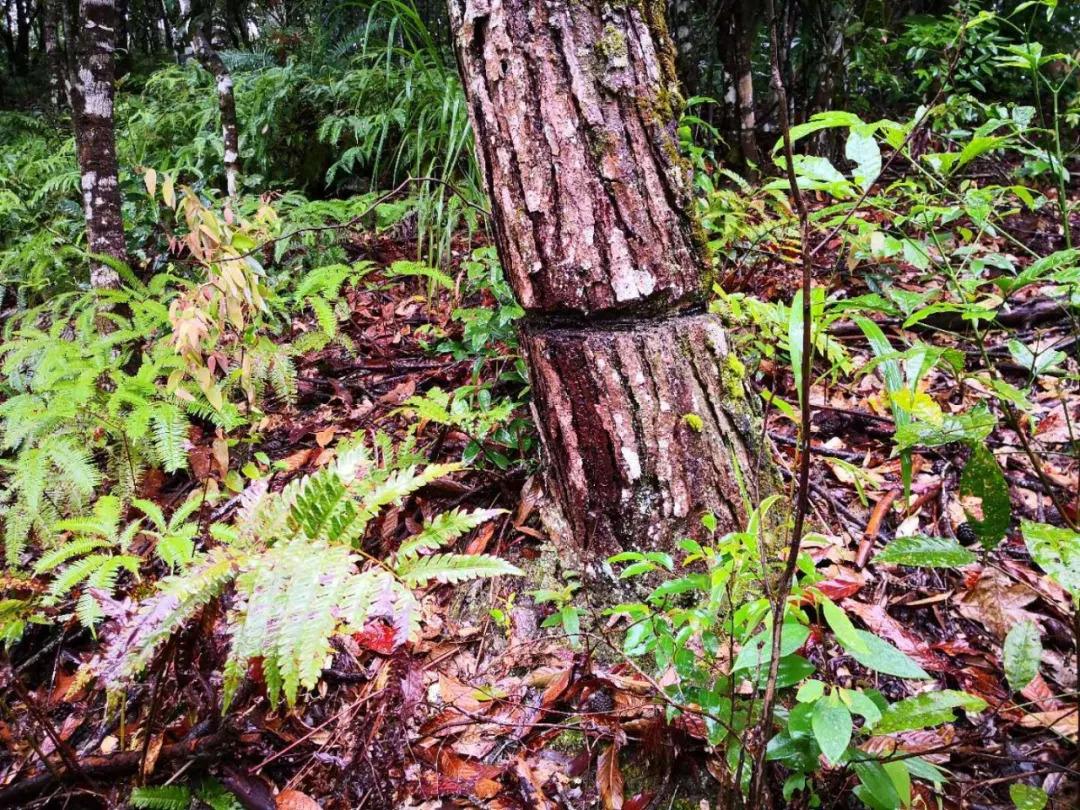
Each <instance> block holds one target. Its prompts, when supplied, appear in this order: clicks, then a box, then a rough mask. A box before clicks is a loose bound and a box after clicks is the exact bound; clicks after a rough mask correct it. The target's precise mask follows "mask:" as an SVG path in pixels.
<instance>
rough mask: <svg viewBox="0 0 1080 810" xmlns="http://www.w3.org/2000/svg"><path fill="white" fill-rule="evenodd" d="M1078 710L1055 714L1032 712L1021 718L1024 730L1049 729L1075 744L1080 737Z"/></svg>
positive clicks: (1067, 710) (1059, 711)
mask: <svg viewBox="0 0 1080 810" xmlns="http://www.w3.org/2000/svg"><path fill="white" fill-rule="evenodd" d="M1077 711H1078V710H1077V708H1076V707H1075V706H1074V707H1071V708H1068V709H1059V710H1057V711H1053V712H1032V713H1031V714H1025V715H1024V716H1023V717H1021V718H1020V725H1022V726H1023V727H1024V728H1048V729H1050V730H1051V731H1054V732H1056V733H1058V734H1060V735H1061V736H1062V737H1065V738H1067V739H1069V740H1072V741H1073V742H1076V740H1077V738H1078V737H1080V715H1078V714H1077Z"/></svg>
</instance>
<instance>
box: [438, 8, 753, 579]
mask: <svg viewBox="0 0 1080 810" xmlns="http://www.w3.org/2000/svg"><path fill="white" fill-rule="evenodd" d="M663 4H664V0H608V1H607V2H602V0H450V13H451V19H452V21H453V24H454V30H455V37H456V43H457V51H458V60H459V65H460V68H461V72H462V76H463V79H464V84H465V88H466V92H467V93H468V96H469V102H470V114H471V116H472V122H473V129H474V132H475V136H476V144H477V151H478V153H479V155H480V158H481V160H480V162H481V165H482V167H483V169H484V174H485V179H486V182H487V188H488V192H489V194H490V196H491V201H492V213H493V217H494V220H495V235H496V239H497V243H498V248H499V258H500V260H501V261H502V264H503V267H504V268H505V269H506V272H507V276H508V279H509V281H510V283H511V285H512V286H513V288H514V291H515V293H516V295H517V297H518V300H519V301H520V302H521V304H522V305H523V306H524V307H525V308H526V310H528V312H529V317H528V319H527V322H526V326H525V327H524V328H523V330H522V345H523V347H524V350H525V354H526V358H527V360H528V362H529V367H530V374H531V377H532V384H533V396H534V404H535V408H536V412H537V421H538V424H539V427H540V433H541V438H542V440H543V444H544V455H545V460H546V462H547V465H546V474H547V489H548V493H549V495H551V496H553V499H554V500H555V501H556V502H557V505H558V507H559V511H560V512H561V515H552V516H551V517H552V518H553V519H552V520H550V521H549V523H550V526H549V528H550V529H551V531H552V534H553V535H560V536H556V537H554V539H555V540H556V541H557V542H562V543H566V542H569V543H570V544H571V545H572V547H576V549H578V550H583V549H587V552H588V554H587V558H586V559H585V560H584V561H585V562H586V563H588V562H590V560H589V559H588V558H589V557H591V558H593V559H595V556H596V555H601V556H606V555H608V554H611V553H613V552H616V551H619V550H624V549H635V548H643V547H645V548H653V549H673V548H674V546H675V543H676V541H677V540H678V539H679V538H680V537H684V536H687V535H693V534H698V533H699V526H700V523H699V518H700V516H701V515H702V514H703V513H704V512H706V511H708V512H712V513H714V514H715V515H716V516H717V518H718V522H719V525H720V526H721V527H722V528H723V529H724V530H730V529H735V528H741V527H742V525H743V523H744V520H745V517H746V514H745V508H744V506H743V504H744V499H743V495H742V492H741V487H740V483H739V482H740V481H746V482H748V483H747V486H748V487H749V490H750V497H751V498H753V496H754V495H756V494H757V493H756V491H755V487H754V485H753V483H752V481H753V478H754V473H755V472H756V471H757V469H758V468H759V467H760V466H762V461H761V459H759V458H758V455H759V454H758V453H757V452H756V451H755V450H752V449H751V445H750V438H749V437H750V435H751V431H750V425H749V418H748V417H747V416H746V415H745V414H746V413H748V412H749V408H748V407H747V402H746V399H745V397H744V395H743V393H742V379H741V372H736V371H734V369H733V367H731V366H729V363H731V362H732V360H731V358H729V357H728V350H727V345H726V342H725V338H724V333H723V330H722V328H721V327H720V324H719V321H718V320H717V319H716V318H714V317H713V316H710V315H703V314H697V313H700V311H701V309H702V308H703V306H702V305H703V303H704V300H705V291H706V290H707V288H708V284H709V262H708V258H707V254H706V250H705V247H704V244H703V241H702V240H701V238H700V237H699V235H698V234H699V231H698V229H697V226H696V221H695V219H694V215H693V207H692V206H693V203H692V197H691V192H690V183H689V178H688V176H687V173H686V170H685V168H684V164H683V162H682V161H681V159H680V157H679V154H678V147H677V143H676V141H675V137H674V125H675V120H676V116H677V113H678V105H679V104H680V103H681V102H680V100H679V93H678V87H677V84H676V80H675V75H674V62H673V52H672V47H671V43H670V40H669V39H668V37H667V35H666V33H665V32H664V21H663V16H662V8H663ZM739 414H743V415H742V416H740V415H739ZM764 466H765V467H766V468H768V466H769V462H768V459H767V457H766V459H765V460H764Z"/></svg>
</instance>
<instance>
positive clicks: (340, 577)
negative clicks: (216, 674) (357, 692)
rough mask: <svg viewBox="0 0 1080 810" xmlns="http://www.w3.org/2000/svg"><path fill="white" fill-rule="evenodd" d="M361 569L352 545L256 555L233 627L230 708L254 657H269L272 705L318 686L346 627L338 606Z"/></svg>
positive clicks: (302, 545)
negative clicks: (340, 628) (335, 639)
mask: <svg viewBox="0 0 1080 810" xmlns="http://www.w3.org/2000/svg"><path fill="white" fill-rule="evenodd" d="M354 571H355V566H354V563H353V559H352V556H351V555H350V554H349V552H348V551H347V550H346V549H345V548H343V547H341V546H325V545H312V544H309V543H306V542H303V541H294V542H291V543H281V544H278V545H275V546H273V547H272V548H270V549H269V550H267V551H266V553H264V554H262V555H259V556H258V557H256V558H253V564H252V565H251V566H250V567H249V568H248V570H246V571H244V573H242V574H241V575H240V576H239V577H238V578H237V592H238V594H239V595H240V596H241V598H242V599H243V600H244V602H243V605H242V606H241V607H240V608H239V609H238V611H237V615H236V618H235V620H234V623H233V627H234V629H233V641H232V648H231V650H230V652H229V661H228V663H227V665H226V675H225V698H224V702H225V704H226V705H228V703H229V702H230V701H231V699H232V696H233V695H234V694H235V691H236V688H237V686H238V685H239V683H240V680H241V679H242V678H243V676H244V675H246V673H247V668H248V662H249V661H250V660H251V659H253V658H260V659H262V669H263V674H264V676H265V678H266V686H267V692H268V696H269V698H270V701H271V703H277V702H278V700H279V699H280V698H281V696H282V695H284V697H285V700H286V702H287V703H288V704H289V705H290V706H291V705H293V704H294V703H295V702H296V696H297V693H298V691H299V689H300V688H301V687H303V688H305V689H310V688H312V687H314V686H315V684H316V683H317V682H318V679H319V675H320V674H321V672H322V668H323V664H324V661H325V659H326V657H327V656H328V655H329V654H330V637H331V636H332V635H333V633H334V631H335V629H336V628H337V625H338V617H337V613H336V608H337V605H338V602H339V601H340V600H341V598H342V595H343V593H344V592H345V588H346V586H347V584H348V581H349V578H350V577H351V576H352V575H353V573H354Z"/></svg>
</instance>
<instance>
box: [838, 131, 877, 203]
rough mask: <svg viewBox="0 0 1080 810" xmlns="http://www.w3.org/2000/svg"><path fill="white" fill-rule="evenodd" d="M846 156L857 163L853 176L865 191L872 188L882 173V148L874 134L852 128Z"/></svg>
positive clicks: (846, 147) (846, 145) (845, 146)
mask: <svg viewBox="0 0 1080 810" xmlns="http://www.w3.org/2000/svg"><path fill="white" fill-rule="evenodd" d="M844 157H846V158H847V159H848V160H850V161H852V162H853V163H854V164H855V171H854V174H853V177H854V179H855V182H856V183H857V184H858V186H859V188H861V189H862V190H863V191H866V189H868V188H870V186H872V185H873V184H874V181H875V180H877V178H878V175H879V174H881V149H880V148H879V147H878V145H877V141H876V140H874V136H873V135H868V134H864V133H862V132H860V131H859V130H858V129H852V130H851V132H850V133H849V134H848V138H847V142H846V143H845V144H844Z"/></svg>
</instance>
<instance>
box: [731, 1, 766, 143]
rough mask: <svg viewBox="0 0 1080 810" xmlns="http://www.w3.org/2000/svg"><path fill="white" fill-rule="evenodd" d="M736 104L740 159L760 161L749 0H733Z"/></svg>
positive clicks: (753, 37) (752, 27)
mask: <svg viewBox="0 0 1080 810" xmlns="http://www.w3.org/2000/svg"><path fill="white" fill-rule="evenodd" d="M734 11H735V13H734V28H735V76H734V81H735V104H736V106H737V108H738V117H739V148H740V150H741V151H742V157H743V160H744V161H746V162H749V163H755V164H760V163H761V155H760V153H759V152H758V145H757V116H756V113H755V110H754V72H753V61H752V57H753V53H754V39H755V36H756V33H757V31H756V29H755V26H754V12H753V9H752V8H751V6H750V2H749V0H735V4H734Z"/></svg>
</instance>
